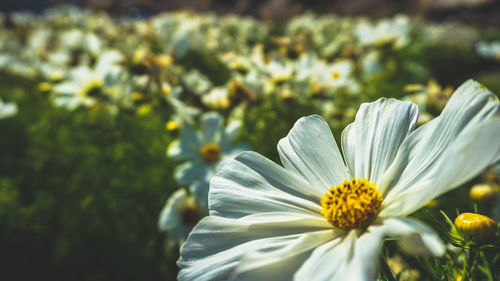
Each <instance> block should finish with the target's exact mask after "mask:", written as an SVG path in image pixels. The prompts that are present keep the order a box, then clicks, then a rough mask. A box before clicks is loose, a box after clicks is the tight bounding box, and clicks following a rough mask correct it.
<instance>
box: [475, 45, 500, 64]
mask: <svg viewBox="0 0 500 281" xmlns="http://www.w3.org/2000/svg"><path fill="white" fill-rule="evenodd" d="M476 51H477V53H478V54H479V55H480V56H481V57H483V58H492V59H495V60H500V41H496V42H491V43H488V42H478V43H477V44H476Z"/></svg>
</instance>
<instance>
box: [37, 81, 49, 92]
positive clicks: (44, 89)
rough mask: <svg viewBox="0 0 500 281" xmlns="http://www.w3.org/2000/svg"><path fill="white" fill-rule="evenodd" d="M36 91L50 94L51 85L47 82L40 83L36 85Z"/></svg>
mask: <svg viewBox="0 0 500 281" xmlns="http://www.w3.org/2000/svg"><path fill="white" fill-rule="evenodd" d="M38 90H40V92H43V93H46V92H50V91H51V90H52V84H50V83H48V82H41V83H39V84H38Z"/></svg>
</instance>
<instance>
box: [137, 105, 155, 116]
mask: <svg viewBox="0 0 500 281" xmlns="http://www.w3.org/2000/svg"><path fill="white" fill-rule="evenodd" d="M151 109H153V106H152V105H151V104H150V103H149V104H143V105H141V106H139V107H138V108H137V114H138V115H140V116H144V115H147V114H148V113H150V112H151Z"/></svg>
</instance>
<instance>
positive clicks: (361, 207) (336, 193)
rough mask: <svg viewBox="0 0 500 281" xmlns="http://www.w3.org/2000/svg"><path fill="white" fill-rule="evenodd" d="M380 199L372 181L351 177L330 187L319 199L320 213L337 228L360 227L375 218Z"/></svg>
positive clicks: (363, 226) (365, 225)
mask: <svg viewBox="0 0 500 281" xmlns="http://www.w3.org/2000/svg"><path fill="white" fill-rule="evenodd" d="M382 200H383V199H382V196H381V195H380V191H379V190H378V189H377V187H376V185H375V184H374V183H372V182H370V181H368V180H367V179H354V178H353V179H352V180H351V181H344V182H343V183H342V184H339V185H337V187H333V186H332V187H330V191H329V192H327V193H325V195H323V198H322V199H321V206H322V207H323V209H322V210H321V214H322V215H323V216H324V217H325V219H326V220H327V221H328V222H330V223H331V224H332V225H333V226H335V227H337V228H340V229H343V230H351V229H355V228H358V229H361V228H365V227H367V226H368V225H369V224H370V223H371V222H372V221H373V220H374V219H375V217H376V216H377V214H378V212H379V208H380V205H381V204H382Z"/></svg>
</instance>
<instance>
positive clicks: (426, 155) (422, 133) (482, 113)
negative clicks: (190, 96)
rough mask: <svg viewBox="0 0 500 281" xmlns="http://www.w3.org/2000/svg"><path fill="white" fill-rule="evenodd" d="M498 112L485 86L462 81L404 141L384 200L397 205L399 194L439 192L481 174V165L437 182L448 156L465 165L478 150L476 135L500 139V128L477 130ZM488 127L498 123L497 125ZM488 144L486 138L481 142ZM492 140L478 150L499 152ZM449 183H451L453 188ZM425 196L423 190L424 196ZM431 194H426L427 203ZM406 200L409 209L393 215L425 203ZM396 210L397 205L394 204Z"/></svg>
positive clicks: (498, 106) (384, 186)
mask: <svg viewBox="0 0 500 281" xmlns="http://www.w3.org/2000/svg"><path fill="white" fill-rule="evenodd" d="M499 114H500V104H499V103H498V101H497V99H496V97H495V96H494V95H493V94H491V93H489V92H487V91H485V90H483V89H482V88H481V87H480V86H478V84H477V83H476V82H474V81H468V82H466V83H464V84H463V85H462V86H461V87H460V88H459V89H458V90H457V91H456V92H455V94H454V95H453V96H452V98H451V99H450V101H449V102H448V104H447V105H446V107H445V109H444V110H443V113H442V114H441V116H439V117H438V118H436V119H434V120H432V121H430V122H429V123H427V124H426V125H424V126H422V127H421V128H418V129H417V130H415V131H414V132H413V133H412V134H411V135H410V136H408V137H407V138H406V140H405V141H404V142H403V143H402V144H401V146H400V149H399V151H398V154H397V155H396V158H395V160H394V162H393V164H392V165H391V166H390V167H389V168H388V169H387V171H386V173H385V174H384V176H383V178H382V179H381V184H380V187H381V188H382V189H383V190H384V189H385V190H386V194H384V195H387V196H386V200H385V201H384V204H385V205H389V204H392V203H394V201H395V197H396V196H401V195H398V194H399V193H401V192H403V191H406V190H421V189H425V188H427V189H432V190H431V191H430V192H431V193H434V194H441V193H443V192H444V191H446V190H449V189H450V188H453V187H456V186H457V184H458V183H459V182H464V181H465V180H467V179H470V177H472V176H474V175H475V174H477V172H479V171H478V169H472V170H471V172H467V173H466V174H464V175H460V176H458V177H457V178H456V179H455V180H453V181H451V182H449V183H447V184H448V185H441V186H437V185H436V183H435V182H436V180H437V179H438V177H440V176H445V177H446V176H447V175H445V174H444V173H442V172H443V169H444V168H445V165H448V164H452V163H453V162H450V161H448V160H447V159H452V158H454V160H460V159H461V161H462V162H461V163H464V164H465V163H466V162H467V161H466V158H464V157H463V155H466V154H469V153H473V152H474V151H475V149H477V145H476V144H474V143H475V142H476V141H479V140H478V139H479V138H478V137H477V136H474V134H479V133H480V132H479V131H482V132H481V133H480V134H482V135H483V136H488V137H489V138H490V139H491V137H495V138H498V135H499V132H498V131H496V130H495V131H493V132H490V133H488V132H485V131H483V130H484V129H479V128H481V127H482V126H486V125H485V123H487V122H489V121H488V120H490V119H492V118H493V117H494V116H498V115H499ZM488 126H493V127H494V126H495V125H488ZM474 128H478V130H479V131H473V129H474ZM490 129H494V128H490ZM484 142H486V140H483V143H484ZM469 143H471V144H470V145H469ZM488 143H489V145H488V147H485V148H484V149H485V151H483V152H480V151H478V153H485V154H495V153H496V152H497V148H496V147H495V145H494V144H493V143H491V142H488ZM474 147H476V148H474ZM453 149H455V151H457V152H458V151H460V153H458V154H459V155H455V156H454V155H453V153H452V152H451V151H452V150H453ZM466 151H467V152H466ZM481 155H484V154H481ZM450 157H451V158H450ZM457 157H458V158H457ZM479 160H480V159H478V161H476V164H478V165H479V167H483V168H484V167H485V166H486V165H488V164H490V163H491V157H486V158H484V159H483V161H482V162H481V161H479ZM455 168H458V167H457V165H454V168H453V169H455ZM447 170H449V171H448V173H453V170H452V169H449V168H447ZM472 172H473V173H472ZM453 174H454V173H453ZM455 175H456V174H455ZM448 178H449V177H448ZM442 183H445V181H443V182H442ZM449 184H452V185H451V186H449ZM412 193H416V192H412ZM424 195H425V194H420V196H424ZM432 198H433V197H428V199H427V201H428V200H431V199H432ZM411 201H414V203H413V206H411V205H412V202H411ZM404 203H406V204H407V207H405V208H404V209H399V211H397V212H396V213H391V214H392V215H402V214H408V212H409V211H411V210H409V209H413V210H415V208H418V207H420V206H422V205H421V204H422V202H418V200H414V199H413V198H408V200H406V201H405V202H404ZM424 204H425V202H424ZM394 209H398V207H396V206H395V207H394Z"/></svg>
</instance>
